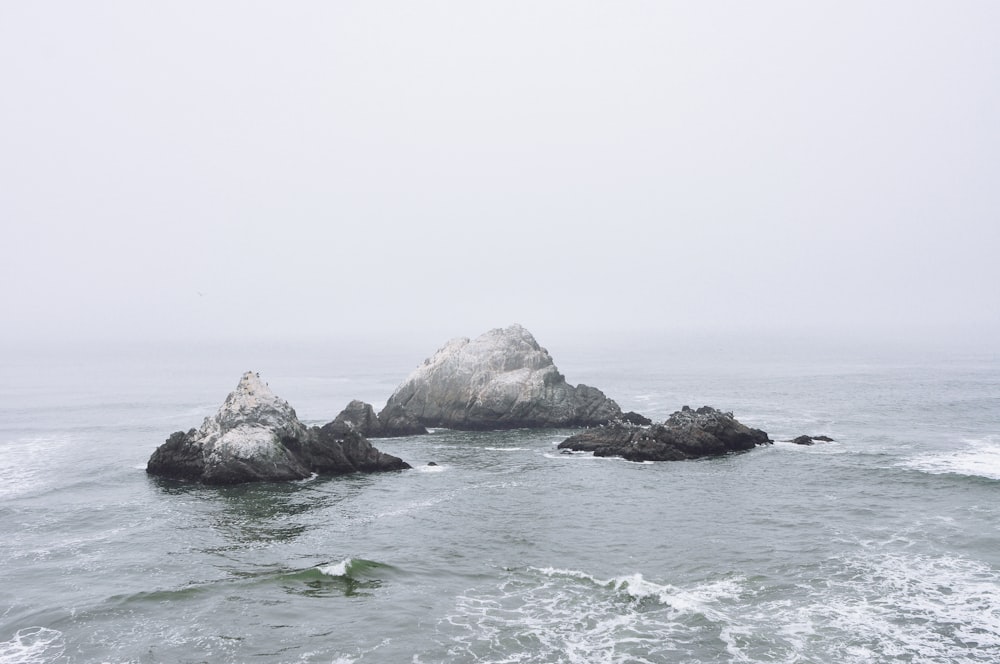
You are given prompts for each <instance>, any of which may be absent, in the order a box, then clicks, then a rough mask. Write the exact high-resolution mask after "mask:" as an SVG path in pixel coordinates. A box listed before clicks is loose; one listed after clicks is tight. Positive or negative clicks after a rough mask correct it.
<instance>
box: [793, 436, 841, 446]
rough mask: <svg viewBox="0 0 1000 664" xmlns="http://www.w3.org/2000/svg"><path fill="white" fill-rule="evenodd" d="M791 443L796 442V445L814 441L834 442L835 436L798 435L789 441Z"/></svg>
mask: <svg viewBox="0 0 1000 664" xmlns="http://www.w3.org/2000/svg"><path fill="white" fill-rule="evenodd" d="M787 442H789V443H795V444H796V445H812V444H813V443H817V442H820V443H832V442H833V438H830V437H829V436H798V437H797V438H793V439H792V440H789V441H787Z"/></svg>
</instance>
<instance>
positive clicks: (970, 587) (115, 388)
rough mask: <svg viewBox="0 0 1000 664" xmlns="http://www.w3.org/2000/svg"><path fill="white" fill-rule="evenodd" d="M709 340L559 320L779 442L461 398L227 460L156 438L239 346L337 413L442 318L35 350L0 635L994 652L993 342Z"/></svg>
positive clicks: (230, 647)
mask: <svg viewBox="0 0 1000 664" xmlns="http://www.w3.org/2000/svg"><path fill="white" fill-rule="evenodd" d="M543 341H544V340H543ZM693 346H694V345H693V344H692V345H691V346H689V345H685V344H684V343H682V342H676V341H672V342H670V343H666V342H664V343H657V342H656V340H655V339H654V340H647V343H644V344H635V343H625V342H622V343H621V344H616V343H614V340H611V341H609V342H604V343H601V344H596V343H594V344H590V345H588V344H586V343H582V342H581V343H579V344H576V345H575V346H572V347H570V346H566V347H564V348H559V347H553V346H550V347H549V350H550V351H552V353H553V355H554V357H555V359H556V362H557V364H558V365H559V367H560V369H561V370H562V372H563V373H564V374H565V375H566V376H567V377H568V378H569V380H570V381H572V382H574V383H576V382H585V383H588V384H591V385H595V386H598V387H600V388H601V389H603V390H604V391H605V392H606V393H607V394H609V396H612V397H613V398H615V399H616V400H617V401H618V402H619V403H620V404H621V405H622V406H623V408H625V409H626V410H638V411H640V412H643V413H646V414H648V415H650V416H652V417H654V418H656V419H664V418H665V417H666V416H667V415H669V414H670V412H672V411H673V410H676V409H679V408H680V407H681V406H683V405H690V406H692V407H697V406H701V405H706V404H707V405H712V406H715V407H718V408H721V409H724V410H731V411H733V412H734V414H735V415H736V417H737V418H738V419H740V420H741V421H743V422H745V423H747V424H749V425H752V426H756V427H761V428H763V429H765V430H766V431H768V432H769V433H770V434H771V436H772V437H773V438H774V439H775V440H776V441H779V442H776V443H775V444H774V445H772V446H767V447H763V448H758V449H756V450H753V451H751V452H748V453H744V454H738V455H731V456H726V457H722V458H715V459H702V460H698V461H689V462H665V463H646V464H638V463H630V462H626V461H622V460H618V459H600V458H594V457H592V456H590V455H588V454H562V453H560V452H559V450H557V449H556V445H557V444H558V443H559V442H560V441H561V440H563V438H565V437H566V436H567V435H569V433H570V432H569V431H565V430H534V431H529V430H515V431H503V432H478V433H466V432H457V431H448V430H435V431H433V432H432V433H431V434H430V435H428V436H422V437H410V438H393V439H385V440H378V441H375V442H376V445H377V446H378V447H379V448H380V449H382V450H384V451H386V452H389V453H391V454H396V455H398V456H401V457H403V458H404V459H406V460H407V461H409V462H410V463H411V464H412V465H413V466H414V469H413V470H410V471H405V472H400V473H387V474H379V475H354V476H346V477H335V478H329V477H314V478H310V479H307V480H303V481H300V482H292V483H285V484H252V485H244V486H236V487H222V488H212V487H202V486H197V485H189V484H183V483H175V482H165V481H161V480H157V479H154V478H150V477H148V476H147V475H146V473H145V472H144V466H145V462H146V460H147V459H148V457H149V455H150V454H151V453H152V451H153V450H154V449H155V447H156V446H157V445H159V444H160V443H161V442H162V441H163V440H164V439H165V438H166V437H167V436H168V435H169V434H170V433H171V432H173V431H176V430H186V429H188V428H191V427H196V426H198V425H200V423H201V420H202V419H203V418H204V417H206V416H208V415H211V414H212V413H214V411H215V410H216V409H217V408H218V407H219V405H220V404H221V403H222V401H223V399H224V398H225V396H226V394H227V393H228V392H229V391H230V390H232V389H233V387H235V385H236V383H237V381H238V379H239V376H240V374H241V373H242V372H243V371H245V370H251V369H252V370H254V371H260V372H261V376H262V377H264V378H265V379H266V380H267V381H268V382H269V384H270V387H271V389H272V390H274V392H275V393H276V394H278V395H279V396H282V397H284V398H285V399H287V400H288V401H289V402H291V403H292V405H293V406H294V407H295V408H296V409H297V411H298V413H299V416H300V417H301V418H302V419H303V420H304V421H306V422H308V423H316V424H318V423H323V422H325V421H328V420H330V419H332V418H333V416H334V415H335V414H336V413H337V412H338V411H339V410H340V409H341V408H343V406H345V405H346V404H347V402H348V401H349V400H350V399H352V398H361V399H365V400H367V401H371V402H374V403H375V405H376V407H379V406H381V404H382V403H384V401H385V399H386V398H387V397H388V395H389V394H390V393H391V391H392V389H393V387H394V386H395V385H396V384H398V383H399V382H400V381H401V380H402V379H403V378H404V377H405V376H406V375H407V374H408V373H409V371H410V370H412V369H413V368H414V367H415V366H416V365H417V364H419V362H421V361H422V360H423V359H424V357H426V356H428V355H429V354H431V352H432V351H433V350H434V349H433V348H429V349H426V351H413V350H412V349H408V350H406V351H403V350H394V351H387V350H385V349H379V348H375V347H372V348H358V347H357V346H354V347H351V348H350V351H348V350H346V349H339V348H337V347H336V345H335V344H329V345H323V344H318V345H297V344H292V343H288V344H262V345H259V346H254V347H243V348H235V347H222V348H211V347H203V346H188V347H183V346H171V347H152V346H150V347H142V346H141V345H135V346H130V347H127V348H123V347H114V346H107V347H100V348H86V347H80V348H74V349H61V350H53V349H36V350H35V351H18V352H16V353H14V352H10V353H8V354H6V355H5V356H4V357H3V358H0V359H2V361H3V371H2V373H0V663H3V664H9V663H15V662H17V663H22V662H40V663H54V662H323V663H327V664H329V663H337V664H346V663H349V662H350V663H354V662H417V663H425V664H429V663H431V662H497V663H500V662H511V663H513V662H567V663H569V662H588V663H589V662H873V661H906V662H995V661H998V660H1000V361H998V358H997V357H996V356H995V355H990V354H975V353H964V352H957V351H955V352H946V353H935V354H927V353H920V352H911V353H907V352H902V351H898V350H897V351H895V352H892V353H888V352H875V351H861V350H857V349H824V350H822V351H820V350H815V351H814V350H811V349H809V348H808V347H803V348H799V349H797V350H796V351H795V352H792V351H791V350H789V349H788V348H785V347H782V348H779V349H773V348H772V349H769V348H768V347H767V346H766V345H765V346H761V347H758V348H746V347H744V346H741V345H739V344H726V343H723V342H719V343H715V344H712V343H701V344H700V345H698V346H697V347H693ZM800 434H812V435H816V434H827V435H830V436H832V437H833V438H834V439H835V442H833V443H825V444H823V443H820V444H816V445H815V446H812V447H800V446H797V445H793V444H791V443H787V442H780V441H783V440H788V439H791V438H793V437H794V436H797V435H800ZM431 461H433V462H435V463H436V464H437V465H436V466H428V465H427V464H428V463H429V462H431Z"/></svg>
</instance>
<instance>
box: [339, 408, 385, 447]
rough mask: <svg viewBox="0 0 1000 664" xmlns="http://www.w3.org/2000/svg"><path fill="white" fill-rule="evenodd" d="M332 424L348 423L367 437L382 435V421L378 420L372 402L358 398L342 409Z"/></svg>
mask: <svg viewBox="0 0 1000 664" xmlns="http://www.w3.org/2000/svg"><path fill="white" fill-rule="evenodd" d="M330 424H344V425H347V426H349V427H350V428H352V429H353V430H354V431H357V432H358V433H360V434H361V435H362V436H364V437H366V438H379V437H380V436H382V423H381V422H379V421H378V416H377V415H375V409H374V408H372V405H371V404H370V403H365V402H364V401H359V400H357V399H355V400H354V401H352V402H351V403H349V404H347V407H346V408H344V410H342V411H340V413H339V414H338V415H337V417H335V418H333V422H331V423H330Z"/></svg>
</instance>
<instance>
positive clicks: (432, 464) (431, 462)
mask: <svg viewBox="0 0 1000 664" xmlns="http://www.w3.org/2000/svg"><path fill="white" fill-rule="evenodd" d="M427 465H428V466H436V465H437V463H435V462H433V461H428V462H427Z"/></svg>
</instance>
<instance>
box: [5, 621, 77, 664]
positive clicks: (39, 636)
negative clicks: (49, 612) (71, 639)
mask: <svg viewBox="0 0 1000 664" xmlns="http://www.w3.org/2000/svg"><path fill="white" fill-rule="evenodd" d="M65 650H66V644H65V641H64V640H63V633H62V632H60V631H59V630H55V629H48V628H46V627H25V628H24V629H19V630H17V632H15V633H14V636H13V638H11V639H10V641H3V642H0V664H43V663H46V662H53V661H55V660H57V659H59V658H60V657H62V655H63V653H64V651H65Z"/></svg>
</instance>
